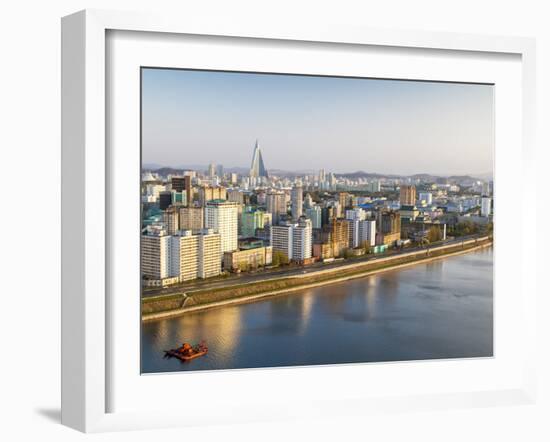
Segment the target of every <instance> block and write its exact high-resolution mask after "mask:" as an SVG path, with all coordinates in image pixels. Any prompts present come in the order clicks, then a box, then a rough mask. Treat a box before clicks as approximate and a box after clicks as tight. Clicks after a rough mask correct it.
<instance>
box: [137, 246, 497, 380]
mask: <svg viewBox="0 0 550 442" xmlns="http://www.w3.org/2000/svg"><path fill="white" fill-rule="evenodd" d="M201 340H205V341H206V342H207V344H208V347H209V352H208V354H207V355H206V356H203V357H200V358H198V359H195V360H193V361H190V362H185V363H181V362H180V361H178V360H176V359H164V358H163V352H162V351H163V350H165V349H169V348H173V347H176V346H178V345H180V344H181V343H182V342H184V341H189V342H193V343H194V342H198V341H201ZM141 347H142V348H141V351H142V372H143V373H159V372H173V371H190V370H191V371H194V370H216V369H232V368H257V367H280V366H298V365H317V364H339V363H356V362H381V361H405V360H420V359H441V358H465V357H470V358H471V357H488V356H492V354H493V250H492V247H490V248H485V249H481V250H478V251H475V252H472V253H468V254H465V255H459V256H453V257H448V258H444V259H440V260H436V261H432V262H430V263H426V264H418V265H415V266H413V267H409V268H406V269H400V270H394V271H389V272H384V273H380V274H378V275H373V276H368V277H365V278H360V279H355V280H350V281H347V282H342V283H336V284H330V285H326V286H322V287H316V288H312V289H307V290H302V291H298V292H294V293H291V294H286V295H281V296H278V297H274V298H271V299H267V300H262V301H257V302H252V303H248V304H241V305H232V306H226V307H220V308H216V309H211V310H205V311H202V312H196V313H187V314H185V315H183V316H180V317H176V318H168V319H161V320H156V321H151V322H146V323H144V324H142V342H141Z"/></svg>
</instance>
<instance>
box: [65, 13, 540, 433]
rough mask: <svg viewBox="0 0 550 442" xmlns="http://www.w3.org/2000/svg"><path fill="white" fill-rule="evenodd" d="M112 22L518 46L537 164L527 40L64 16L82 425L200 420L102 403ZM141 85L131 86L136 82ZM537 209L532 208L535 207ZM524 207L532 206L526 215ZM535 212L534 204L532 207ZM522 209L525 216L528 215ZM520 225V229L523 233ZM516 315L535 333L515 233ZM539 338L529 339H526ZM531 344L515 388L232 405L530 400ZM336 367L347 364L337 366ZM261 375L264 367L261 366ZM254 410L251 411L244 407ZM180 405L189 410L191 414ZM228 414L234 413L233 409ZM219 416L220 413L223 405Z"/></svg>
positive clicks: (74, 344)
mask: <svg viewBox="0 0 550 442" xmlns="http://www.w3.org/2000/svg"><path fill="white" fill-rule="evenodd" d="M109 31H124V32H129V31H141V32H154V33H162V34H163V35H169V34H171V35H175V34H179V35H183V36H184V35H201V36H220V37H224V36H225V37H228V38H229V37H239V38H252V39H270V40H275V41H277V40H279V41H286V42H290V43H292V42H311V43H338V44H341V45H369V46H373V45H374V46H378V47H380V48H391V47H399V48H405V49H406V48H410V49H414V48H425V49H437V50H443V51H468V52H473V53H476V54H479V55H480V56H483V54H484V53H497V54H498V53H500V54H514V55H517V56H519V57H521V75H522V90H521V94H522V95H521V97H522V98H521V105H522V112H521V118H522V121H521V126H522V133H521V157H522V171H521V174H522V176H524V177H527V176H529V175H530V173H531V171H532V170H534V127H533V124H534V123H533V122H534V120H535V118H534V105H535V78H534V76H535V67H534V63H535V45H534V41H533V40H532V39H527V38H517V37H492V36H479V35H463V34H450V33H427V32H416V31H388V30H375V29H355V28H348V27H345V26H322V27H316V26H313V25H307V26H304V27H300V28H294V27H292V26H285V25H284V24H280V23H279V24H272V25H271V26H269V25H266V24H265V23H258V22H251V23H248V22H245V21H244V20H243V21H242V22H238V23H236V22H233V23H224V24H220V23H210V22H208V21H201V20H195V19H194V18H192V17H187V18H184V19H182V18H181V17H177V18H175V17H170V16H153V15H150V14H134V13H126V12H111V11H99V10H91V11H90V10H87V11H81V12H78V13H76V14H73V15H70V16H67V17H65V18H63V21H62V56H63V58H62V123H63V127H62V423H63V424H65V425H67V426H70V427H72V428H76V429H78V430H80V431H85V432H95V431H109V430H121V429H138V428H156V427H168V426H182V425H191V424H193V425H196V424H197V422H198V423H204V424H207V423H208V420H209V419H207V418H205V419H204V421H200V420H198V419H197V416H194V417H193V419H194V420H193V421H191V420H190V418H189V417H188V416H189V414H187V415H186V414H185V413H184V412H182V411H181V410H176V409H174V410H172V411H170V412H167V411H166V410H163V411H162V412H154V411H151V412H145V411H133V412H113V411H109V404H108V393H109V391H110V389H111V388H112V385H110V381H109V376H108V375H107V373H108V371H109V365H110V363H111V362H110V360H111V358H112V354H110V353H109V351H110V347H109V344H108V339H107V336H108V327H109V324H110V318H109V317H110V315H111V312H110V311H109V303H108V299H107V293H106V287H107V286H108V279H109V265H110V263H109V256H108V253H107V249H108V247H107V245H108V242H109V241H110V240H111V238H110V236H109V235H110V230H109V228H108V227H107V225H108V222H109V221H108V218H109V213H108V209H107V207H108V202H109V186H108V180H109V174H108V173H107V171H108V155H107V151H106V143H107V141H106V140H107V134H106V119H107V118H108V115H107V106H106V102H107V95H106V94H108V93H109V89H108V84H107V82H106V74H105V73H106V63H107V60H106V57H107V55H108V51H107V44H106V35H107V32H109ZM136 93H137V91H136ZM523 197H524V198H525V200H524V201H523V204H526V207H535V204H534V202H535V200H534V198H535V197H534V193H530V194H527V193H524V194H523ZM533 210H534V209H533ZM521 216H522V217H523V216H527V214H522V215H521ZM531 216H532V213H531ZM525 220H527V218H526V219H525ZM519 235H520V236H521V235H526V234H525V233H522V232H520V233H519ZM521 244H522V246H521V249H520V259H521V266H519V267H520V273H521V299H522V307H523V313H524V315H523V317H522V319H521V325H522V327H524V328H525V333H526V334H527V335H531V336H533V335H534V333H535V331H534V330H535V324H534V318H535V316H536V311H535V305H536V296H537V292H536V286H535V276H534V271H535V270H534V268H531V267H530V266H529V265H527V263H528V259H527V257H528V256H535V244H534V243H533V242H530V241H521ZM530 342H532V343H533V344H532V345H534V342H535V339H532V340H531V341H530ZM530 345H531V344H526V352H525V355H524V357H523V358H524V360H522V361H521V362H522V364H523V365H524V370H525V371H524V382H523V383H522V385H521V386H517V387H514V388H502V389H492V390H487V391H484V390H483V389H480V388H478V389H475V390H472V391H465V392H463V393H460V394H459V393H448V394H445V393H437V394H435V393H433V394H426V395H414V396H406V395H404V396H401V397H400V396H396V395H388V396H386V397H385V396H379V397H377V398H376V400H374V399H373V398H367V397H364V398H363V397H355V398H349V397H345V396H344V395H342V396H341V397H338V396H337V395H336V396H332V397H327V398H326V399H320V398H316V399H314V400H313V399H312V400H311V401H310V402H308V403H309V405H310V407H309V408H306V407H304V406H303V405H297V406H290V405H289V406H288V407H287V408H286V409H285V408H282V407H280V406H276V405H274V406H273V407H272V408H266V409H265V410H255V409H254V404H253V403H248V404H247V403H242V404H239V409H240V410H242V411H243V416H244V417H243V418H242V419H241V421H254V420H266V419H274V418H275V419H284V418H288V417H302V416H303V417H308V416H309V417H311V416H328V415H331V414H334V413H338V414H349V415H360V414H364V413H369V412H372V411H374V410H378V411H379V410H381V409H382V410H385V411H388V412H395V411H400V410H408V409H425V408H454V407H467V406H484V405H499V404H504V403H530V402H532V401H533V400H534V397H535V390H536V388H535V386H536V384H535V374H534V372H535V362H534V359H535V350H536V349H535V348H531V347H530ZM342 370H343V368H342ZM260 376H261V377H260V378H258V381H259V382H265V379H266V376H269V370H263V371H262V374H261V375H260ZM247 409H248V410H249V413H248V414H246V413H244V411H246V410H247ZM186 416H187V417H186ZM225 418H226V419H227V421H228V422H229V421H232V422H234V421H235V417H234V416H232V415H231V413H229V414H226V416H225ZM218 419H219V421H223V419H224V416H223V414H220V415H219V416H218Z"/></svg>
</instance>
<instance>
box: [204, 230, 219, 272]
mask: <svg viewBox="0 0 550 442" xmlns="http://www.w3.org/2000/svg"><path fill="white" fill-rule="evenodd" d="M198 237H199V256H200V259H199V269H198V273H199V278H211V277H213V276H217V275H219V274H220V273H221V265H222V259H223V252H222V237H221V235H220V234H218V233H214V230H213V229H205V230H204V231H203V232H202V234H200V235H198ZM220 256H221V257H222V259H220Z"/></svg>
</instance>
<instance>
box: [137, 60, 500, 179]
mask: <svg viewBox="0 0 550 442" xmlns="http://www.w3.org/2000/svg"><path fill="white" fill-rule="evenodd" d="M493 92H494V91H493V86H492V85H480V84H463V83H436V82H419V81H404V80H380V79H365V78H342V77H320V76H299V75H277V74H255V73H234V72H211V71H192V70H179V69H150V68H144V69H143V70H142V161H143V164H144V165H146V164H156V165H160V166H167V167H175V168H178V167H181V166H185V165H207V164H209V163H215V164H222V165H223V166H224V167H225V168H230V167H246V168H248V167H250V162H251V159H252V152H253V149H254V144H255V142H256V139H258V140H259V143H260V147H261V149H262V155H263V159H264V163H265V165H266V168H267V169H268V170H270V169H282V170H287V171H302V170H319V169H321V168H324V169H325V170H326V171H327V172H328V171H332V172H335V173H345V172H355V171H358V170H362V171H365V172H377V173H387V174H390V173H391V174H402V175H411V174H415V173H432V174H436V175H455V174H478V175H479V174H486V173H491V172H492V170H493V144H494V135H493V130H494V129H493V109H494V108H493Z"/></svg>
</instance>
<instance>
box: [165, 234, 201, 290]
mask: <svg viewBox="0 0 550 442" xmlns="http://www.w3.org/2000/svg"><path fill="white" fill-rule="evenodd" d="M171 245H172V247H171V259H170V276H179V278H180V281H189V280H192V279H197V278H198V276H199V261H200V257H199V253H198V249H199V237H198V236H197V235H193V234H192V231H191V230H183V231H180V232H178V234H177V235H174V236H172V237H171Z"/></svg>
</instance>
